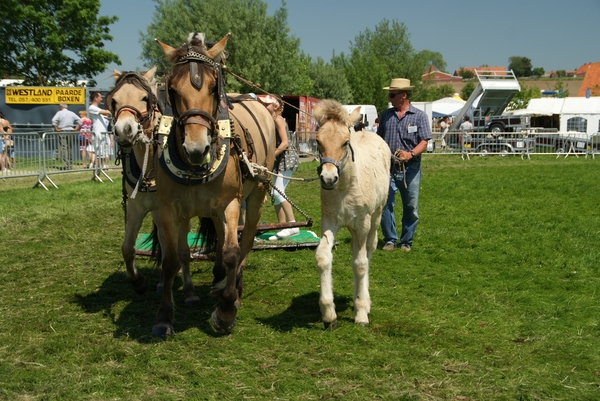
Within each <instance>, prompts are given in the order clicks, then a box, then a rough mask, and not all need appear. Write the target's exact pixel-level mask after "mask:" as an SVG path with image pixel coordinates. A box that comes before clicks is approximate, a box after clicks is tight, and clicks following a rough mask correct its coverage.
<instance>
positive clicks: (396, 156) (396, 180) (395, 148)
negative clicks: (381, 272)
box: [377, 78, 432, 252]
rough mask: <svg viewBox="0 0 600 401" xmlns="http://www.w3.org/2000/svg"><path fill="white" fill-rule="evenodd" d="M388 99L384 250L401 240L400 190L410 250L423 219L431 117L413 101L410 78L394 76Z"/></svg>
mask: <svg viewBox="0 0 600 401" xmlns="http://www.w3.org/2000/svg"><path fill="white" fill-rule="evenodd" d="M383 89H384V90H386V91H388V99H389V101H390V103H391V105H392V107H390V108H389V109H387V110H385V111H384V112H383V113H382V114H381V118H380V121H379V127H378V128H377V135H379V136H380V137H382V138H383V140H385V142H386V143H387V144H388V146H389V147H390V150H391V151H392V154H393V157H392V165H391V172H390V173H391V174H390V188H389V193H388V200H387V203H386V205H385V207H384V209H383V213H382V216H381V231H382V234H383V237H384V241H385V245H384V246H383V250H384V251H393V250H394V248H395V246H396V244H397V242H398V233H397V231H396V221H395V217H394V206H395V205H396V203H395V199H394V198H395V195H396V191H398V192H400V197H401V198H402V234H401V236H400V249H401V250H403V251H406V252H409V251H410V250H411V247H412V244H413V242H412V240H413V237H414V235H415V231H416V229H417V223H418V222H419V214H418V212H419V185H420V183H421V153H423V152H425V151H426V150H427V141H429V140H430V139H431V137H432V135H431V128H430V127H429V117H427V114H425V113H424V112H422V111H421V110H419V109H417V108H415V107H414V106H413V105H411V104H410V95H411V91H412V90H413V89H414V86H411V85H410V80H408V79H406V78H394V79H392V81H391V83H390V86H387V87H385V88H383Z"/></svg>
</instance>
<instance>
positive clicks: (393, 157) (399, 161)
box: [392, 155, 408, 188]
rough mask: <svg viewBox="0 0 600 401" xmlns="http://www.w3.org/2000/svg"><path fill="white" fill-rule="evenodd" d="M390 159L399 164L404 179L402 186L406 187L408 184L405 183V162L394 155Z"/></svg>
mask: <svg viewBox="0 0 600 401" xmlns="http://www.w3.org/2000/svg"><path fill="white" fill-rule="evenodd" d="M392 160H393V161H394V162H395V163H396V164H399V165H400V171H402V180H403V181H404V188H408V185H406V162H405V161H404V160H401V159H400V158H398V157H396V156H395V155H392Z"/></svg>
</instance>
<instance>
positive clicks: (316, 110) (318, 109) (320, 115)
mask: <svg viewBox="0 0 600 401" xmlns="http://www.w3.org/2000/svg"><path fill="white" fill-rule="evenodd" d="M313 116H314V117H315V121H316V122H317V124H318V125H319V126H322V125H323V123H324V122H325V120H324V116H323V113H321V106H320V105H319V104H316V105H314V106H313Z"/></svg>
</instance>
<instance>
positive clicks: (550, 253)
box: [0, 156, 600, 400]
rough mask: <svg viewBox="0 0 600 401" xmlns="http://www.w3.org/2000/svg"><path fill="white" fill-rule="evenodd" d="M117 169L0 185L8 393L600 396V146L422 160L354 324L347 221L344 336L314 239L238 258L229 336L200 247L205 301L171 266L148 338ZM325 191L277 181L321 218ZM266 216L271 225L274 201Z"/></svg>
mask: <svg viewBox="0 0 600 401" xmlns="http://www.w3.org/2000/svg"><path fill="white" fill-rule="evenodd" d="M315 168H316V163H315V162H310V163H302V165H301V168H300V171H299V172H298V173H297V174H296V176H298V177H314V176H315V175H316V173H315ZM112 174H114V176H115V178H116V179H115V182H114V183H109V182H106V183H104V184H100V183H96V182H92V181H88V179H89V177H88V175H89V174H87V175H85V176H84V175H81V176H78V175H77V174H71V175H68V176H64V177H63V176H53V180H54V181H55V182H56V183H57V185H58V186H59V189H54V188H51V189H50V190H49V191H45V190H43V189H41V188H36V189H31V188H30V187H31V185H30V183H26V184H22V183H21V185H19V182H18V181H16V180H15V181H10V180H7V181H2V182H0V196H1V199H2V201H1V206H0V226H1V227H2V228H3V230H2V233H3V234H2V247H1V249H2V252H0V264H1V266H2V269H0V322H2V329H1V330H0V399H6V400H69V399H78V400H229V399H239V400H241V399H257V400H263V399H264V400H272V399H279V400H319V399H344V400H346V399H348V400H371V399H383V400H596V399H600V357H599V353H598V349H600V328H599V326H598V323H599V319H600V303H599V295H598V294H597V292H598V291H597V290H598V284H599V278H600V274H599V266H600V252H599V250H598V244H599V243H600V207H599V206H600V205H599V202H600V201H599V199H600V197H599V194H600V191H599V189H598V177H600V164H599V162H598V161H595V160H590V159H584V158H578V159H577V158H573V157H569V158H568V159H558V160H556V159H555V158H554V157H552V156H548V157H536V158H534V159H532V160H521V159H519V158H516V157H507V158H500V157H487V158H480V157H477V158H472V160H471V161H461V160H460V159H459V158H457V157H456V156H452V157H451V156H447V157H446V156H439V157H425V160H424V162H423V180H422V189H421V202H420V216H421V221H420V225H419V228H418V230H417V235H416V238H415V241H414V247H413V251H412V252H410V253H401V252H400V251H394V252H393V253H386V252H383V251H380V250H378V251H377V252H376V253H375V254H374V256H373V258H372V261H371V275H370V284H371V285H370V289H371V297H372V300H373V307H372V312H371V315H370V321H371V323H370V325H369V326H367V327H361V326H357V325H355V324H354V323H353V318H352V273H351V269H350V267H349V261H350V248H349V244H348V239H349V238H348V233H347V231H346V230H343V231H342V232H341V233H340V235H339V236H338V240H339V241H340V244H339V245H338V246H337V247H336V249H335V250H334V266H333V270H334V272H333V275H334V276H333V278H334V293H335V296H336V307H337V311H338V328H337V329H336V330H335V331H326V330H324V329H323V324H322V323H321V322H320V312H319V307H318V294H319V279H318V274H317V272H316V268H315V262H314V251H313V250H308V249H307V250H297V251H284V250H275V251H273V250H269V251H256V252H253V253H252V254H251V255H250V256H249V259H248V264H247V266H246V270H245V276H244V283H245V289H244V296H243V299H242V307H241V308H240V310H239V313H238V324H237V326H236V328H235V329H234V332H233V333H232V334H231V335H228V336H220V335H217V334H216V333H214V332H213V330H212V329H211V327H210V325H209V323H208V319H209V316H210V313H211V312H212V310H213V308H214V302H215V301H214V300H213V299H212V298H210V297H209V295H208V292H209V286H210V283H211V281H212V276H211V268H212V266H211V265H210V263H209V262H201V261H194V262H192V274H193V280H194V283H195V285H196V290H197V293H198V295H199V296H200V297H201V299H202V300H203V301H204V303H203V304H202V306H200V307H198V308H195V309H190V308H187V307H185V305H184V303H183V294H182V292H181V280H180V279H179V280H178V281H177V282H176V285H177V289H176V290H175V294H174V296H175V304H176V311H175V314H176V315H175V319H176V320H175V330H176V331H177V334H176V335H174V336H172V337H169V338H167V339H166V340H156V339H153V338H151V337H150V332H151V328H152V325H153V320H154V316H155V314H156V311H157V308H158V303H159V296H158V295H157V294H156V293H155V292H154V291H149V292H148V293H147V294H144V295H136V294H135V293H134V292H133V290H131V289H130V287H129V286H128V284H127V283H126V282H125V272H124V264H123V262H122V260H121V252H120V244H121V241H122V237H123V214H122V210H121V190H120V180H119V179H118V173H116V172H113V173H112ZM318 193H319V190H318V183H317V182H310V183H304V182H292V183H290V185H289V187H288V194H289V195H290V196H291V197H292V199H293V200H294V201H295V202H296V203H297V204H298V205H299V206H300V207H301V208H302V209H304V210H305V211H306V212H307V213H308V214H309V215H310V216H311V217H312V218H313V220H314V222H315V226H314V227H313V230H314V231H315V232H317V233H320V229H319V220H320V211H319V199H318ZM398 216H399V214H397V217H398ZM297 217H298V218H299V219H301V216H300V215H299V214H297ZM262 220H266V221H270V222H274V221H275V220H276V219H275V215H274V212H273V208H272V206H271V205H270V204H267V205H266V206H265V212H264V213H263V218H262ZM145 231H149V225H148V224H146V226H145ZM380 238H381V237H380ZM381 245H382V244H380V248H381ZM138 266H139V267H140V268H141V270H142V272H143V273H144V274H145V275H146V277H148V278H149V279H150V281H151V283H156V281H157V277H158V273H157V272H156V271H154V270H153V267H152V265H151V264H150V262H148V261H147V260H146V259H143V258H142V259H140V260H139V262H138Z"/></svg>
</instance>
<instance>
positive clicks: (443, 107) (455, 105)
mask: <svg viewBox="0 0 600 401" xmlns="http://www.w3.org/2000/svg"><path fill="white" fill-rule="evenodd" d="M464 105H465V101H464V100H459V99H456V98H454V97H445V98H443V99H439V100H436V101H435V102H432V108H431V110H432V111H433V117H441V116H455V115H457V114H458V112H459V111H460V110H461V109H462V108H463V106H464Z"/></svg>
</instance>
